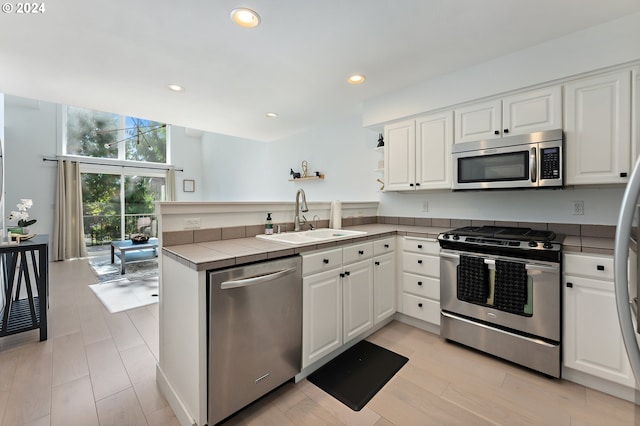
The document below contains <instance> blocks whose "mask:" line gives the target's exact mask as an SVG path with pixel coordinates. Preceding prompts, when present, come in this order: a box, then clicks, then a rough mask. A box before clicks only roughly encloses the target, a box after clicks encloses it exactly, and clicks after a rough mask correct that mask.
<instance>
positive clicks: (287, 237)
mask: <svg viewBox="0 0 640 426" xmlns="http://www.w3.org/2000/svg"><path fill="white" fill-rule="evenodd" d="M366 234H367V233H366V232H364V231H353V230H346V229H331V228H320V229H314V230H310V231H301V232H285V233H282V234H273V235H264V234H260V235H256V238H260V239H263V240H268V241H275V242H278V243H285V244H293V245H300V244H314V243H323V242H326V241H335V240H340V239H343V238H349V237H357V236H360V235H366Z"/></svg>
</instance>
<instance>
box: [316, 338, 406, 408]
mask: <svg viewBox="0 0 640 426" xmlns="http://www.w3.org/2000/svg"><path fill="white" fill-rule="evenodd" d="M407 361H409V358H406V357H404V356H402V355H398V354H397V353H395V352H392V351H390V350H388V349H385V348H383V347H380V346H378V345H375V344H373V343H371V342H368V341H366V340H361V341H360V342H358V343H356V344H355V345H354V346H352V347H351V348H349V349H347V350H346V351H345V352H343V353H342V354H340V355H338V356H337V357H336V358H334V359H333V360H331V361H329V362H328V363H327V364H325V365H324V366H322V367H320V368H319V369H318V370H316V371H315V372H314V373H312V374H311V375H309V376H308V377H307V379H308V380H309V381H310V382H311V383H313V384H314V385H316V386H318V387H319V388H320V389H322V390H323V391H325V392H327V393H328V394H329V395H331V396H333V397H334V398H336V399H337V400H338V401H340V402H342V403H343V404H344V405H346V406H347V407H349V408H351V409H352V410H354V411H360V410H361V409H362V408H363V407H364V406H365V405H366V404H367V402H369V400H370V399H371V398H373V396H374V395H375V394H376V393H377V392H378V391H379V390H380V389H382V387H383V386H384V385H385V384H386V383H387V382H388V381H389V380H390V379H391V378H392V377H393V376H394V375H395V374H396V373H397V372H398V370H400V368H402V366H403V365H404V364H405V363H406V362H407Z"/></svg>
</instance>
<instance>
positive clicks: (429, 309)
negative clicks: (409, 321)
mask: <svg viewBox="0 0 640 426" xmlns="http://www.w3.org/2000/svg"><path fill="white" fill-rule="evenodd" d="M402 313H403V314H405V315H409V316H411V317H414V318H418V319H421V320H422V321H426V322H430V323H431V324H437V325H440V302H434V301H433V300H429V299H423V298H422V297H418V296H414V295H412V294H407V293H403V294H402Z"/></svg>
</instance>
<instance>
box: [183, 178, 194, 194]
mask: <svg viewBox="0 0 640 426" xmlns="http://www.w3.org/2000/svg"><path fill="white" fill-rule="evenodd" d="M195 190H196V181H195V180H193V179H184V180H183V181H182V191H183V192H195Z"/></svg>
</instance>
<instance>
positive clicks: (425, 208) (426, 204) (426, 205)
mask: <svg viewBox="0 0 640 426" xmlns="http://www.w3.org/2000/svg"><path fill="white" fill-rule="evenodd" d="M422 211H423V212H428V211H429V202H428V201H423V202H422Z"/></svg>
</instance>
